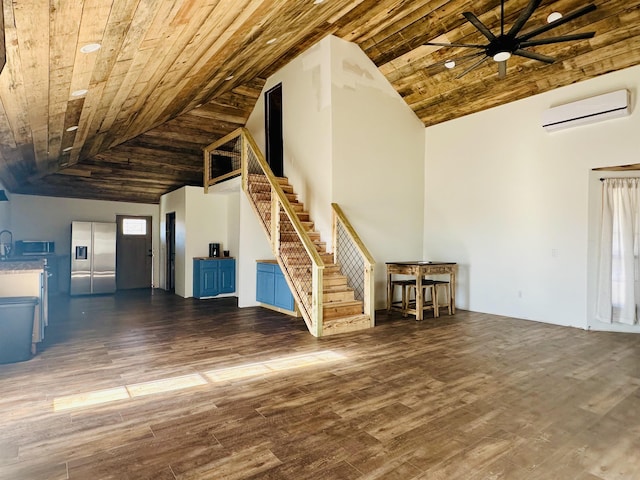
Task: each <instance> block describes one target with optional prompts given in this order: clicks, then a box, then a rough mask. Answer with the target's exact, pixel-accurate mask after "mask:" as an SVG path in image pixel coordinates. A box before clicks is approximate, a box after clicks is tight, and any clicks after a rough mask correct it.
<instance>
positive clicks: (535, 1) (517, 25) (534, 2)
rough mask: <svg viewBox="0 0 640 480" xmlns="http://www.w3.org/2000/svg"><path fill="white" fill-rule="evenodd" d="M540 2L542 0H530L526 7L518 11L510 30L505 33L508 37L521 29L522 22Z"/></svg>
mask: <svg viewBox="0 0 640 480" xmlns="http://www.w3.org/2000/svg"><path fill="white" fill-rule="evenodd" d="M541 2H542V0H531V1H530V2H529V5H527V8H525V9H524V10H523V11H522V12H520V16H519V17H518V19H517V20H516V23H514V24H513V25H512V26H511V30H509V33H507V35H508V36H510V37H515V36H517V35H518V32H519V31H520V30H521V29H522V27H524V24H525V23H527V20H529V17H531V15H532V14H533V12H534V11H535V10H536V8H538V7H539V6H540V3H541Z"/></svg>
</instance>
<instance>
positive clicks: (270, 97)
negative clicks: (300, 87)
mask: <svg viewBox="0 0 640 480" xmlns="http://www.w3.org/2000/svg"><path fill="white" fill-rule="evenodd" d="M264 100H265V115H264V118H265V131H266V137H267V144H266V147H267V163H268V164H269V166H270V167H271V171H272V172H273V174H274V175H275V176H276V177H284V165H283V157H284V146H283V140H282V84H281V83H279V84H278V85H276V86H275V87H273V88H272V89H270V90H268V91H267V92H265V94H264Z"/></svg>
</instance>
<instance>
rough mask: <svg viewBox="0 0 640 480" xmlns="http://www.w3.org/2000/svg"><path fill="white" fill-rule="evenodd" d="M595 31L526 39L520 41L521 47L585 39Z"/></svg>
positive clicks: (592, 35)
mask: <svg viewBox="0 0 640 480" xmlns="http://www.w3.org/2000/svg"><path fill="white" fill-rule="evenodd" d="M595 34H596V32H585V33H576V34H573V35H563V36H562V37H549V38H541V39H540V40H528V41H526V42H520V46H521V47H522V48H526V47H535V46H537V45H548V44H550V43H560V42H571V41H573V40H586V39H588V38H593V37H594V35H595Z"/></svg>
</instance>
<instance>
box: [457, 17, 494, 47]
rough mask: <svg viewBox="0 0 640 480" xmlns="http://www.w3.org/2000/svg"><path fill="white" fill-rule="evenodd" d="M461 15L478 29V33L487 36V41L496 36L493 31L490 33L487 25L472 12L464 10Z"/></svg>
mask: <svg viewBox="0 0 640 480" xmlns="http://www.w3.org/2000/svg"><path fill="white" fill-rule="evenodd" d="M462 15H464V18H466V19H467V20H468V21H469V22H471V23H472V24H473V26H474V27H476V28H477V29H478V30H479V31H480V33H482V34H483V35H484V36H485V37H487V39H488V40H489V41H491V40H494V39H495V38H496V36H495V35H494V34H493V33H491V30H489V29H488V28H487V26H486V25H485V24H484V23H482V22H481V21H480V19H479V18H478V17H476V16H475V15H474V14H473V13H471V12H464V13H463V14H462Z"/></svg>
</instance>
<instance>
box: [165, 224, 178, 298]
mask: <svg viewBox="0 0 640 480" xmlns="http://www.w3.org/2000/svg"><path fill="white" fill-rule="evenodd" d="M165 233H166V236H165V239H166V242H167V269H166V272H167V278H166V289H167V291H169V292H171V293H175V291H176V212H170V213H167V216H166V224H165Z"/></svg>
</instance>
